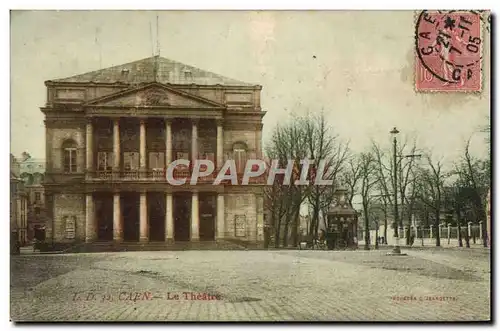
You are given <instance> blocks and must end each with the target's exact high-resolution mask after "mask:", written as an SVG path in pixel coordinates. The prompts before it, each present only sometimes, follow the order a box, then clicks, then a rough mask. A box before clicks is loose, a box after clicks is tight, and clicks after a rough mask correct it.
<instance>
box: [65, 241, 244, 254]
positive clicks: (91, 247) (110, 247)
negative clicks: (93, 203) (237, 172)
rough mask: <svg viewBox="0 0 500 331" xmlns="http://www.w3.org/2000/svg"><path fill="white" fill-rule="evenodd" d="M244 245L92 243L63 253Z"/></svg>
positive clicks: (236, 248)
mask: <svg viewBox="0 0 500 331" xmlns="http://www.w3.org/2000/svg"><path fill="white" fill-rule="evenodd" d="M245 249H246V247H245V245H242V244H238V243H235V242H230V241H226V240H223V241H198V242H189V241H186V242H174V243H165V242H148V243H141V242H122V243H114V242H93V243H86V244H80V245H76V246H73V247H71V248H70V249H67V250H65V251H64V252H65V253H97V252H133V251H184V250H245Z"/></svg>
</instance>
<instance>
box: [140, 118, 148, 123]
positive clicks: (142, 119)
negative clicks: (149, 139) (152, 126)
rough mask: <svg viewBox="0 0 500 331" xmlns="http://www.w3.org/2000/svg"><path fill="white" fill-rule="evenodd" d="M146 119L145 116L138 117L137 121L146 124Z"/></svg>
mask: <svg viewBox="0 0 500 331" xmlns="http://www.w3.org/2000/svg"><path fill="white" fill-rule="evenodd" d="M146 121H147V118H145V117H139V123H140V124H141V125H144V124H146Z"/></svg>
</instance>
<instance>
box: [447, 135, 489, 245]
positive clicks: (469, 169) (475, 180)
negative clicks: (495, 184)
mask: <svg viewBox="0 0 500 331" xmlns="http://www.w3.org/2000/svg"><path fill="white" fill-rule="evenodd" d="M470 141H471V139H470V138H469V139H468V140H467V142H466V143H465V147H464V152H463V155H462V157H461V158H460V160H459V161H458V163H457V164H456V165H455V171H454V173H455V174H457V175H458V181H459V184H458V185H459V186H461V187H462V188H463V190H464V192H468V194H467V196H466V197H464V198H465V201H466V202H467V203H468V204H470V206H471V209H472V211H473V215H474V218H475V221H476V222H482V225H483V229H482V230H483V234H484V235H483V244H484V245H485V246H487V236H488V235H489V234H487V233H486V222H485V221H486V208H485V205H486V198H487V194H488V189H489V187H490V186H491V177H490V168H489V163H490V160H489V159H479V158H476V157H473V156H472V155H471V154H470Z"/></svg>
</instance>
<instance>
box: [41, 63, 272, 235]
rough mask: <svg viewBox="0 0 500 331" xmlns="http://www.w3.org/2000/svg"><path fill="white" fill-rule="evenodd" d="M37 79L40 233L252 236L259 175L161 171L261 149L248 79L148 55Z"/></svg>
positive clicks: (257, 221) (258, 228) (258, 113)
mask: <svg viewBox="0 0 500 331" xmlns="http://www.w3.org/2000/svg"><path fill="white" fill-rule="evenodd" d="M45 85H46V87H47V103H46V105H45V106H44V107H42V108H41V110H42V112H43V113H44V114H45V126H46V176H45V181H44V190H45V195H46V198H45V206H46V209H47V217H48V222H47V226H46V236H47V239H48V240H51V241H53V242H56V243H71V242H80V241H86V242H94V241H97V240H98V241H101V240H106V241H108V240H114V241H117V242H121V241H144V242H149V241H170V240H173V241H177V240H190V241H197V240H224V239H233V240H242V241H246V242H252V243H260V242H262V241H263V207H262V204H263V202H262V201H263V187H262V185H261V184H256V183H254V184H251V185H249V186H243V187H242V186H233V185H231V184H226V185H211V184H212V183H211V182H208V181H203V180H201V179H199V182H198V184H197V185H189V184H184V185H180V186H175V185H171V183H169V182H168V181H167V180H166V167H167V165H169V164H170V163H171V162H172V161H175V160H177V159H188V160H190V161H191V162H193V160H195V159H200V158H201V159H203V158H205V159H210V160H212V161H213V162H214V163H215V167H216V172H217V170H218V169H220V167H221V166H222V165H223V164H224V162H225V161H226V160H230V159H234V160H235V161H236V163H237V164H241V163H244V162H245V161H246V160H247V159H250V158H261V157H262V155H261V154H262V148H261V146H262V117H263V116H264V114H265V112H263V111H262V109H261V107H260V92H261V87H260V86H258V85H251V84H247V83H243V82H239V81H235V80H232V79H229V78H225V77H222V76H220V75H216V74H213V73H209V72H205V71H202V70H200V69H197V68H194V67H190V66H187V65H184V64H181V63H178V62H175V61H171V60H167V59H164V58H160V57H153V58H148V59H143V60H139V61H136V62H132V63H128V64H124V65H121V66H117V67H113V68H107V69H102V70H100V71H96V72H92V73H86V74H82V75H77V76H73V77H69V78H65V79H58V80H51V81H47V82H45ZM191 164H192V163H191ZM238 170H239V172H240V170H242V169H240V168H238ZM191 171H192V169H191V168H186V169H176V172H174V176H177V177H179V178H184V177H186V176H187V177H189V175H190V174H191ZM238 175H239V176H240V175H241V174H240V173H239V174H238ZM188 182H189V179H188ZM240 183H241V180H240Z"/></svg>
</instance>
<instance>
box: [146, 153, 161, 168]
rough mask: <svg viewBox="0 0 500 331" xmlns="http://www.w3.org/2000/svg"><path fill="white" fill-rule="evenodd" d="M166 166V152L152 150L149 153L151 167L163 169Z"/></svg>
mask: <svg viewBox="0 0 500 331" xmlns="http://www.w3.org/2000/svg"><path fill="white" fill-rule="evenodd" d="M164 168H165V153H162V152H151V153H149V169H152V170H163V169H164Z"/></svg>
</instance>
